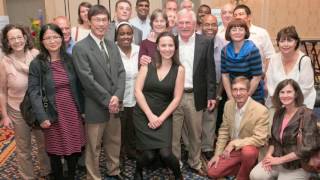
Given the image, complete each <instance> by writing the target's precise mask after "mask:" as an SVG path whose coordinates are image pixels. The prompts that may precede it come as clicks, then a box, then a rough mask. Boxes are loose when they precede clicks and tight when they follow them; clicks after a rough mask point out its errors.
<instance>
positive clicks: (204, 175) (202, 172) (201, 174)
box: [190, 168, 207, 177]
mask: <svg viewBox="0 0 320 180" xmlns="http://www.w3.org/2000/svg"><path fill="white" fill-rule="evenodd" d="M190 169H191V171H192V172H193V173H195V174H197V175H199V176H202V177H206V176H207V172H205V171H204V170H203V169H193V168H190Z"/></svg>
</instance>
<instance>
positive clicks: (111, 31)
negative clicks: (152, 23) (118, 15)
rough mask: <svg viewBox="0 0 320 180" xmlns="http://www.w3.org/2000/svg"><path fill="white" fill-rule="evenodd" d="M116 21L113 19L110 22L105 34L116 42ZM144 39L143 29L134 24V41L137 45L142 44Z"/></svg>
mask: <svg viewBox="0 0 320 180" xmlns="http://www.w3.org/2000/svg"><path fill="white" fill-rule="evenodd" d="M116 28H117V27H116V23H115V22H114V21H113V22H111V23H110V24H109V27H108V31H107V33H106V35H105V37H106V38H107V39H108V40H110V41H112V42H115V41H116V39H115V36H116ZM141 41H142V31H141V30H140V29H138V28H136V27H134V26H133V43H135V44H136V45H140V43H141Z"/></svg>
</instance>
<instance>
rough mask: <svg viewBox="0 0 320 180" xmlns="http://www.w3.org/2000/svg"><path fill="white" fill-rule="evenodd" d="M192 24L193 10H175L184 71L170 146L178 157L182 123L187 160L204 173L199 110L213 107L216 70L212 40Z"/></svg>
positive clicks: (200, 173) (198, 171) (179, 157)
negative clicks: (197, 32)
mask: <svg viewBox="0 0 320 180" xmlns="http://www.w3.org/2000/svg"><path fill="white" fill-rule="evenodd" d="M195 27H196V15H195V13H194V12H193V11H190V10H187V9H182V10H181V11H179V12H178V37H177V41H178V44H179V58H180V61H181V63H182V64H183V66H184V68H185V70H186V71H185V72H186V74H185V83H184V88H185V91H184V95H183V97H182V100H181V103H180V105H179V106H178V108H177V109H176V111H175V112H174V113H173V137H172V150H173V153H174V154H175V155H176V157H177V158H178V159H181V144H180V139H181V130H182V126H183V124H185V126H186V129H187V133H186V134H187V138H188V140H189V149H188V150H189V153H188V155H189V157H188V164H189V166H190V168H191V169H192V170H194V172H196V173H197V174H199V175H201V176H205V175H206V173H205V171H204V170H203V169H202V164H201V161H200V155H201V133H202V114H203V110H204V109H206V108H208V109H209V110H212V109H213V108H214V107H215V102H216V101H215V97H216V92H215V90H216V88H215V84H216V78H215V76H216V74H215V65H214V58H213V47H212V43H211V41H210V40H209V39H207V38H205V37H203V36H202V35H197V34H196V33H195Z"/></svg>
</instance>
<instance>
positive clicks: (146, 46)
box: [139, 39, 157, 61]
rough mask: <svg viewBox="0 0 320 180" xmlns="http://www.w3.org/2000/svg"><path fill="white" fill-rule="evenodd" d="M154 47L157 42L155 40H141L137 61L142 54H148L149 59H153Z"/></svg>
mask: <svg viewBox="0 0 320 180" xmlns="http://www.w3.org/2000/svg"><path fill="white" fill-rule="evenodd" d="M156 49H157V44H156V43H155V42H152V41H150V40H148V39H145V40H143V41H142V42H141V44H140V51H139V61H140V58H141V56H142V55H147V56H150V57H151V59H153V58H154V54H155V52H156Z"/></svg>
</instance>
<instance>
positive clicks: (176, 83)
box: [133, 32, 184, 179]
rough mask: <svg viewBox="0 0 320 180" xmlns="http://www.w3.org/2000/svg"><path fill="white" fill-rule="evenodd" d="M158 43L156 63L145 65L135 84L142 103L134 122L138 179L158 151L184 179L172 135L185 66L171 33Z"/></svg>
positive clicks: (138, 98) (136, 174) (166, 33)
mask: <svg viewBox="0 0 320 180" xmlns="http://www.w3.org/2000/svg"><path fill="white" fill-rule="evenodd" d="M156 43H157V51H156V55H155V59H154V60H153V61H152V62H154V63H150V64H149V65H145V66H141V68H140V71H139V74H138V77H137V80H136V86H135V96H136V100H137V103H138V104H137V105H136V107H135V109H134V116H133V118H134V119H133V122H134V125H135V128H136V135H137V149H138V150H141V151H142V153H141V155H140V156H139V157H138V158H137V167H136V172H135V175H134V179H142V168H143V167H146V166H148V165H150V164H151V163H152V161H153V160H154V158H155V157H156V155H158V154H159V155H160V159H161V161H162V162H163V163H164V164H165V165H166V166H167V167H169V168H170V169H171V170H172V171H173V173H174V176H175V179H182V175H181V171H180V167H179V161H178V160H177V158H176V157H175V156H174V155H173V154H172V152H171V138H172V113H173V111H174V110H175V109H176V108H177V106H178V105H179V103H180V100H181V97H182V94H183V85H184V68H183V67H182V66H181V65H180V62H179V59H178V53H177V45H176V44H175V41H174V37H173V35H172V34H171V33H168V32H164V33H161V34H160V35H159V36H158V38H157V41H156Z"/></svg>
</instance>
